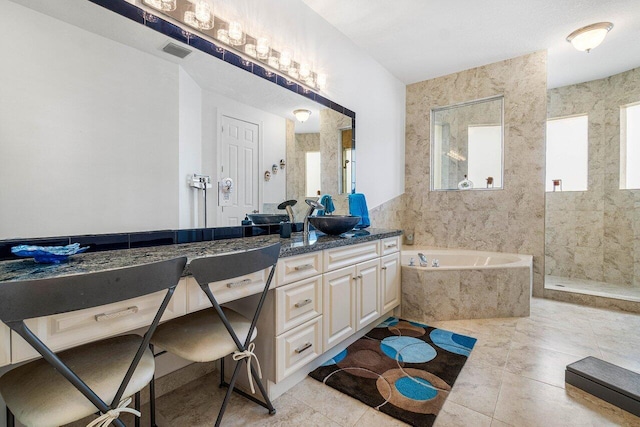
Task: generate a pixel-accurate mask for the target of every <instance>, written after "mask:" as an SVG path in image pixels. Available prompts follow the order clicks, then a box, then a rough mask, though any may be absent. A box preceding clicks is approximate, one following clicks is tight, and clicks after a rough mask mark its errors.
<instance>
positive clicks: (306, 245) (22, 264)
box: [0, 228, 402, 282]
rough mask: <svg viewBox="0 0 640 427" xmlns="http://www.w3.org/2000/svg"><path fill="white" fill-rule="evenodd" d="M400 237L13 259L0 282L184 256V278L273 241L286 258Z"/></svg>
mask: <svg viewBox="0 0 640 427" xmlns="http://www.w3.org/2000/svg"><path fill="white" fill-rule="evenodd" d="M400 234H402V231H401V230H386V229H380V228H372V229H366V230H360V231H354V232H352V233H346V234H345V235H342V236H327V235H324V234H322V233H318V234H317V236H318V237H317V238H316V239H314V237H313V236H312V237H311V239H310V240H309V241H308V242H305V241H304V240H303V238H302V233H293V234H292V235H291V238H289V239H281V238H280V237H279V236H278V235H269V236H258V237H246V238H242V239H228V240H214V241H207V242H198V243H184V244H179V245H166V246H153V247H149V248H137V249H122V250H113V251H104V252H89V253H84V254H77V255H73V256H72V257H71V258H70V259H69V261H68V262H65V263H61V264H38V263H36V262H35V261H33V259H31V258H26V259H17V260H10V261H2V262H0V282H9V281H21V280H35V279H45V278H52V277H60V276H69V275H74V274H86V273H92V272H96V271H101V270H109V269H113V268H121V267H127V266H132V265H136V264H147V263H151V262H156V261H162V260H165V259H170V258H176V257H180V256H186V257H187V258H188V261H187V267H186V268H185V271H184V273H183V275H185V276H186V275H189V274H190V273H189V266H188V262H190V261H191V260H192V259H195V258H201V257H206V256H214V255H221V254H225V253H230V252H238V251H246V250H250V249H256V248H260V247H263V246H268V245H271V244H274V243H277V242H280V243H281V245H282V246H281V248H280V257H288V256H294V255H300V254H303V253H307V252H314V251H320V250H323V249H330V248H335V247H339V246H347V245H355V244H358V243H363V242H367V241H371V240H378V239H384V238H387V237H394V236H398V235H400Z"/></svg>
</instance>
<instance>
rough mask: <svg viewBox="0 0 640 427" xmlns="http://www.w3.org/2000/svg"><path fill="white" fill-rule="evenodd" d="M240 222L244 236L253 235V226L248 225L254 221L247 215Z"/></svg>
mask: <svg viewBox="0 0 640 427" xmlns="http://www.w3.org/2000/svg"><path fill="white" fill-rule="evenodd" d="M240 224H242V237H251V236H253V227H248V226H250V225H251V224H252V222H251V220H250V219H249V217H248V216H247V215H245V216H244V219H243V220H242V221H241V222H240Z"/></svg>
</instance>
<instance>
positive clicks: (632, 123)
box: [545, 68, 640, 312]
mask: <svg viewBox="0 0 640 427" xmlns="http://www.w3.org/2000/svg"><path fill="white" fill-rule="evenodd" d="M547 114H548V119H549V121H548V124H547V176H546V185H547V193H546V212H545V218H546V219H545V270H546V271H545V273H546V277H545V295H547V294H548V295H549V296H551V297H552V298H556V299H562V300H566V301H572V302H587V303H591V304H595V305H600V306H618V307H623V308H624V309H628V310H632V311H639V312H640V68H635V69H632V70H629V71H626V72H623V73H620V74H616V75H613V76H609V77H607V78H603V79H599V80H594V81H590V82H585V83H580V84H576V85H571V86H564V87H559V88H553V89H549V90H548V92H547ZM581 141H582V142H581ZM554 162H555V166H554ZM596 297H605V298H607V299H608V300H604V299H602V298H600V299H598V298H596ZM612 300H615V301H612ZM621 300H622V301H630V302H637V303H638V304H635V307H637V309H634V304H633V303H627V302H621Z"/></svg>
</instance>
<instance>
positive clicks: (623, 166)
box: [620, 103, 640, 189]
mask: <svg viewBox="0 0 640 427" xmlns="http://www.w3.org/2000/svg"><path fill="white" fill-rule="evenodd" d="M638 165H640V103H636V104H632V105H625V106H623V107H620V188H621V189H629V188H640V167H638Z"/></svg>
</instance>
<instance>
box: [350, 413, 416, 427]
mask: <svg viewBox="0 0 640 427" xmlns="http://www.w3.org/2000/svg"><path fill="white" fill-rule="evenodd" d="M408 425H409V424H406V423H404V422H402V421H400V420H397V419H395V418H393V417H390V416H389V415H387V414H385V413H383V412H380V411H376V410H375V409H373V408H367V410H366V412H365V413H364V415H362V417H360V419H359V420H358V422H357V423H356V424H355V426H354V427H372V426H375V427H406V426H408Z"/></svg>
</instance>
